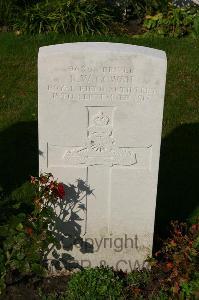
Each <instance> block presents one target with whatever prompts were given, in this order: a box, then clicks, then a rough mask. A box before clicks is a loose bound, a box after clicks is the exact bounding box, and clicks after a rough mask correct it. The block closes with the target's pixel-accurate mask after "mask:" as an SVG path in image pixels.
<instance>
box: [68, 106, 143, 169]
mask: <svg viewBox="0 0 199 300" xmlns="http://www.w3.org/2000/svg"><path fill="white" fill-rule="evenodd" d="M64 160H65V161H67V163H68V164H69V165H77V164H80V165H86V166H92V165H107V166H110V167H112V166H114V165H122V166H131V165H133V164H136V163H137V160H136V154H135V152H134V150H132V149H130V148H122V147H116V146H115V139H114V137H113V128H112V126H111V124H110V117H109V116H108V115H106V114H104V113H103V112H102V111H99V112H98V113H97V114H96V115H94V116H93V117H92V122H91V125H90V126H89V127H88V141H87V146H86V147H78V148H77V147H76V148H73V149H70V150H66V153H65V154H64Z"/></svg>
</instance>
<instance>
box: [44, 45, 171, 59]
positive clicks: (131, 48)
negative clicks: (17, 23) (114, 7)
mask: <svg viewBox="0 0 199 300" xmlns="http://www.w3.org/2000/svg"><path fill="white" fill-rule="evenodd" d="M71 50H72V51H74V52H75V51H81V52H84V51H86V52H88V51H96V52H97V51H104V52H106V51H107V52H113V53H114V52H117V53H118V52H123V53H125V52H126V53H132V52H133V53H134V54H141V55H147V56H152V57H155V58H160V59H165V58H166V53H165V52H164V51H162V50H157V49H153V48H149V47H143V46H135V45H130V44H122V43H109V42H77V43H65V44H56V45H50V46H44V47H41V48H39V56H42V55H46V54H58V53H61V52H67V51H71Z"/></svg>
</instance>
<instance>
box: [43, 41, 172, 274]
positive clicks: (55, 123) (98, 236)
mask: <svg viewBox="0 0 199 300" xmlns="http://www.w3.org/2000/svg"><path fill="white" fill-rule="evenodd" d="M166 62H167V61H166V55H165V53H164V52H163V51H160V50H156V49H151V48H145V47H139V46H132V45H126V44H116V43H115V44H114V43H68V44H60V45H53V46H47V47H42V48H40V50H39V61H38V69H39V153H40V161H39V164H40V171H41V172H51V173H52V174H53V175H54V176H55V178H58V179H59V180H60V181H62V182H63V183H64V185H65V189H66V198H65V199H64V200H63V203H62V204H61V205H59V206H60V207H57V208H56V210H57V216H58V217H57V220H56V222H57V227H56V228H55V234H56V236H57V237H59V239H60V244H61V246H60V248H59V250H55V249H54V250H53V251H52V253H51V254H52V256H51V259H52V262H53V264H56V260H57V261H59V263H60V262H61V263H62V264H63V265H65V266H70V267H80V268H81V266H83V267H85V266H92V267H93V266H97V265H101V264H104V265H109V266H113V267H115V268H116V269H123V270H127V271H130V270H132V269H135V268H142V267H143V266H145V259H146V258H147V256H148V255H150V254H151V251H152V244H153V230H154V218H155V205H156V191H157V181H158V167H159V153H160V142H161V128H162V116H163V103H164V92H165V80H166Z"/></svg>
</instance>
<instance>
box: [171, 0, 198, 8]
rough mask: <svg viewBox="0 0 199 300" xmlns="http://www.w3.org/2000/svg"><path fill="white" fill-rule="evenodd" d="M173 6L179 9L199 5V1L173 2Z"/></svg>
mask: <svg viewBox="0 0 199 300" xmlns="http://www.w3.org/2000/svg"><path fill="white" fill-rule="evenodd" d="M173 4H174V5H175V6H177V7H184V6H190V5H199V0H173Z"/></svg>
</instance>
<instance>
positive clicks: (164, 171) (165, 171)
mask: <svg viewBox="0 0 199 300" xmlns="http://www.w3.org/2000/svg"><path fill="white" fill-rule="evenodd" d="M198 205H199V123H193V124H184V125H181V126H179V127H177V128H176V129H175V130H173V132H172V133H171V134H169V135H168V136H167V137H166V138H164V139H163V140H162V145H161V154H160V169H159V181H158V193H157V206H156V221H155V235H156V234H157V235H159V236H161V237H165V236H166V235H167V234H168V224H169V223H170V221H171V220H179V221H186V220H187V218H189V217H190V216H191V215H192V214H193V213H194V211H195V210H196V208H197V206H198Z"/></svg>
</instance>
